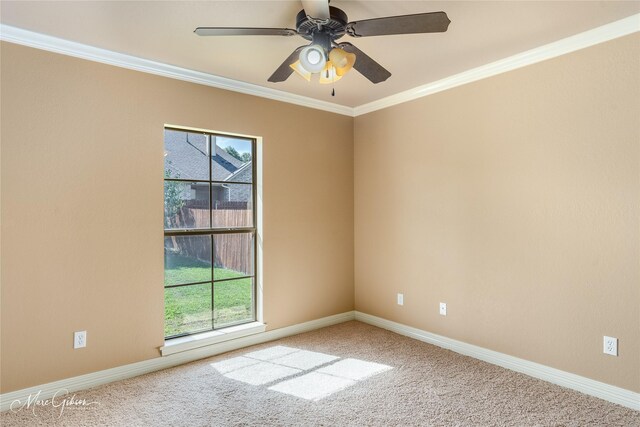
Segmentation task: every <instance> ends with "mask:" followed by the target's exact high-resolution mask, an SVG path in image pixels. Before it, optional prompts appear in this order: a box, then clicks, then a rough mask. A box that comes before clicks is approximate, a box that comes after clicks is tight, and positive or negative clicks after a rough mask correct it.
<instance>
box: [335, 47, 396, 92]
mask: <svg viewBox="0 0 640 427" xmlns="http://www.w3.org/2000/svg"><path fill="white" fill-rule="evenodd" d="M338 46H339V47H340V48H342V49H344V50H345V51H347V52H349V53H355V55H356V63H355V64H353V68H355V69H356V70H358V72H359V73H360V74H362V75H363V76H365V77H366V78H367V79H369V80H370V81H371V83H380V82H383V81H385V80H387V79H388V78H389V77H391V73H390V72H389V71H388V70H387V69H385V68H384V67H383V66H382V65H380V64H378V63H377V62H376V61H374V60H373V59H371V58H370V57H369V56H368V55H367V54H365V53H364V52H363V51H361V50H360V49H358V48H357V47H355V46H354V45H352V44H351V43H340V44H339V45H338Z"/></svg>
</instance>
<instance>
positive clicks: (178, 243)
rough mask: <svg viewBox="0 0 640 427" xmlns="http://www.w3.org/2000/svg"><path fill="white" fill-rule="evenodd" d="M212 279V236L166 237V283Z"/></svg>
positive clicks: (176, 283) (175, 283)
mask: <svg viewBox="0 0 640 427" xmlns="http://www.w3.org/2000/svg"><path fill="white" fill-rule="evenodd" d="M206 281H211V236H171V237H165V238H164V284H165V286H166V285H180V284H184V283H193V282H206Z"/></svg>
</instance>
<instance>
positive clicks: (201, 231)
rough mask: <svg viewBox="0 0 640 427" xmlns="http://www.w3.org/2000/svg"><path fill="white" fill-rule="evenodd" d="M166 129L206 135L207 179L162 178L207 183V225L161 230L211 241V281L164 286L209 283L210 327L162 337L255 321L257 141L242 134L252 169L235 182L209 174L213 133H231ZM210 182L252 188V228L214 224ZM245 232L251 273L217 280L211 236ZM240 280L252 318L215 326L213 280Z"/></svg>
mask: <svg viewBox="0 0 640 427" xmlns="http://www.w3.org/2000/svg"><path fill="white" fill-rule="evenodd" d="M165 130H173V131H178V132H188V133H192V134H193V133H200V134H203V135H205V136H206V138H207V147H208V153H209V154H208V168H209V180H199V179H186V178H165V179H164V182H185V183H206V184H209V191H208V194H209V227H208V228H192V229H187V228H185V229H178V228H165V229H164V236H165V238H166V237H172V236H195V235H208V236H210V240H211V280H206V281H200V282H189V283H178V284H171V285H166V284H165V285H164V289H172V288H179V287H188V286H196V285H203V284H210V285H211V311H212V313H211V327H210V328H202V329H197V330H194V331H191V332H185V333H180V334H174V335H169V336H165V339H172V338H179V337H183V336H188V335H194V334H198V333H202V332H207V331H212V330H219V329H224V328H228V327H231V326H236V325H240V324H244V323H250V322H253V321H255V319H256V287H257V283H256V282H257V280H256V277H257V269H258V263H257V262H258V260H257V250H256V249H257V239H256V234H257V214H256V191H255V185H256V179H257V177H256V140H255V139H254V138H245V137H242V139H245V140H249V141H251V172H252V182H250V183H248V182H236V181H219V180H213V179H212V178H213V175H212V155H213V154H214V153H215V149H216V147H215V144H214V143H213V140H214V137H216V136H220V137H233V135H225V134H218V133H212V132H201V131H189V130H187V129H181V128H171V127H165ZM213 184H240V185H245V186H250V188H251V222H252V226H251V227H214V226H213V211H214V209H213V197H212V189H213ZM247 233H251V235H252V237H253V238H252V239H251V240H252V247H251V252H252V262H253V274H251V275H245V276H237V277H235V276H234V277H230V278H226V279H224V278H223V279H216V277H215V254H216V247H215V239H214V236H216V235H222V234H247ZM243 279H251V318H250V319H246V320H240V321H236V322H230V323H225V324H224V325H223V326H222V327H219V328H216V325H215V315H214V313H215V288H216V286H215V285H216V283H224V282H229V281H232V280H243Z"/></svg>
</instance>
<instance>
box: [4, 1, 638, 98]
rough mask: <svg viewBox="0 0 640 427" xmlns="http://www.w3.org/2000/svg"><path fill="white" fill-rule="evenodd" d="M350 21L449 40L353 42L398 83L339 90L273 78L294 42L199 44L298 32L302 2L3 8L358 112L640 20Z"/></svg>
mask: <svg viewBox="0 0 640 427" xmlns="http://www.w3.org/2000/svg"><path fill="white" fill-rule="evenodd" d="M331 5H332V6H335V7H338V8H340V9H342V10H343V11H345V12H346V13H347V15H348V17H349V20H350V21H355V20H361V19H368V18H376V17H382V16H390V15H402V14H411V13H422V12H435V11H440V10H442V11H445V12H446V13H447V15H448V16H449V19H451V21H452V22H451V25H450V26H449V30H448V31H447V32H446V33H438V34H415V35H413V34H412V35H395V36H382V37H368V38H358V39H353V38H350V37H348V36H345V37H344V38H343V40H347V41H349V42H352V43H353V44H355V45H356V46H358V48H360V49H361V50H362V51H364V52H365V53H367V54H368V55H369V56H371V57H372V58H373V59H375V60H376V61H378V62H379V63H380V64H382V65H383V66H384V67H386V68H387V69H388V70H389V71H391V73H392V74H393V75H392V76H391V78H389V80H387V81H386V82H383V83H379V84H377V85H374V84H372V83H370V82H369V81H368V80H367V79H365V78H364V77H363V76H361V75H360V74H359V73H357V72H356V71H355V70H354V71H351V72H350V73H348V74H347V75H346V76H345V77H344V78H343V79H342V80H341V81H339V82H337V83H336V84H335V89H336V96H335V97H331V94H330V92H331V87H330V86H326V85H320V84H318V83H314V82H311V83H307V82H306V81H305V80H303V79H302V78H300V77H298V76H297V75H295V74H294V75H292V76H291V77H289V79H288V80H287V81H286V82H283V83H270V82H267V78H268V77H269V76H270V75H271V73H272V72H273V71H274V70H275V69H276V68H277V67H278V66H279V65H280V63H281V62H282V61H283V60H284V59H285V58H286V57H287V56H288V55H289V54H290V53H291V52H292V51H293V50H294V49H295V48H296V47H298V46H300V45H303V44H306V43H307V42H306V41H305V40H304V39H302V38H300V37H297V36H294V37H278V36H272V37H264V36H262V37H260V36H244V37H199V36H197V35H195V34H194V33H193V30H194V28H195V27H198V26H246V27H278V28H280V27H282V28H285V27H286V28H295V15H296V13H297V12H298V11H299V10H301V8H302V6H301V4H300V2H299V1H240V0H235V1H207V2H204V1H201V2H193V1H102V2H87V1H80V2H76V1H70V2H69V1H65V2H59V1H46V2H35V1H33V2H25V1H19V2H16V1H2V2H0V22H2V24H6V25H10V26H14V27H18V28H22V29H26V30H30V31H34V32H38V33H42V34H46V35H51V36H55V37H59V38H62V39H66V40H71V41H75V42H79V43H83V44H86V45H90V46H94V47H99V48H103V49H108V50H111V51H115V52H120V53H125V54H129V55H133V56H137V57H140V58H145V59H150V60H153V61H158V62H162V63H166V64H171V65H176V66H179V67H183V68H187V69H191V70H196V71H202V72H206V73H210V74H214V75H218V76H223V77H227V78H231V79H234V80H239V81H244V82H249V83H253V84H257V85H260V86H264V87H270V88H274V89H279V90H282V91H286V92H289V93H294V94H298V95H302V96H306V97H311V98H315V99H319V100H324V101H329V102H333V103H337V104H341V105H344V106H349V107H355V106H359V105H362V104H365V103H368V102H371V101H374V100H378V99H381V98H384V97H387V96H390V95H393V94H396V93H398V92H402V91H405V90H409V89H412V88H414V87H417V86H421V85H424V84H427V83H430V82H433V81H436V80H439V79H442V78H444V77H447V76H450V75H453V74H456V73H460V72H462V71H465V70H468V69H471V68H474V67H478V66H480V65H484V64H486V63H489V62H492V61H496V60H498V59H502V58H505V57H508V56H511V55H514V54H517V53H519V52H523V51H526V50H529V49H532V48H535V47H538V46H541V45H544V44H547V43H550V42H553V41H556V40H559V39H562V38H565V37H568V36H571V35H574V34H577V33H580V32H583V31H586V30H589V29H592V28H595V27H598V26H601V25H604V24H608V23H610V22H613V21H616V20H619V19H622V18H625V17H628V16H631V15H633V14H636V13H638V12H640V1H346V0H332V1H331Z"/></svg>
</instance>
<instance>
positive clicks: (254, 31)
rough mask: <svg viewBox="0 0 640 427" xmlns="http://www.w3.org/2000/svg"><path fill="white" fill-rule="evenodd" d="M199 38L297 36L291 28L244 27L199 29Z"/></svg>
mask: <svg viewBox="0 0 640 427" xmlns="http://www.w3.org/2000/svg"><path fill="white" fill-rule="evenodd" d="M193 32H194V33H196V34H197V35H199V36H295V35H296V34H298V32H297V31H296V30H292V29H290V28H243V27H198V28H196V29H195V30H194V31H193Z"/></svg>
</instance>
